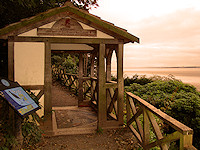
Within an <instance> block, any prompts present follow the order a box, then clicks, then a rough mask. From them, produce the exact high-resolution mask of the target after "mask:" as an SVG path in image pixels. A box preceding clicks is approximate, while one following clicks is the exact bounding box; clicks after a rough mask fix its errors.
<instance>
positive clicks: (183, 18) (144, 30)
mask: <svg viewBox="0 0 200 150" xmlns="http://www.w3.org/2000/svg"><path fill="white" fill-rule="evenodd" d="M199 18H200V11H197V10H194V9H184V10H179V11H176V12H174V13H171V14H168V15H164V16H161V17H151V18H148V19H145V20H143V21H140V22H138V23H137V24H136V23H135V26H132V28H131V29H129V31H130V32H131V33H135V34H136V35H137V36H138V37H139V38H140V40H141V43H140V44H139V45H137V44H127V45H126V46H125V66H130V64H131V63H130V61H133V65H134V66H142V67H143V66H195V65H196V66H200V61H199V58H200V43H199V41H200V19H199ZM129 28H130V27H129Z"/></svg>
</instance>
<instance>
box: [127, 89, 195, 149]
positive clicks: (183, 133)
mask: <svg viewBox="0 0 200 150" xmlns="http://www.w3.org/2000/svg"><path fill="white" fill-rule="evenodd" d="M134 102H137V107H139V110H136V107H135V104H134ZM126 113H127V126H128V127H129V128H130V130H131V131H132V132H133V134H134V135H135V137H136V138H137V140H138V142H139V143H140V145H141V146H142V147H143V148H144V149H145V150H146V149H150V148H153V147H155V146H159V147H160V148H161V149H162V150H167V149H169V145H170V143H171V142H174V141H177V140H180V150H185V149H186V150H187V149H192V150H196V148H195V147H194V146H193V145H192V138H193V130H192V129H191V128H189V127H187V126H185V125H184V124H182V123H180V122H179V121H177V120H175V119H174V118H172V117H170V116H168V115H167V114H165V113H163V112H161V111H160V110H159V109H157V108H155V107H154V106H152V105H151V104H149V103H148V102H146V101H144V100H143V99H141V98H139V97H137V96H136V95H134V94H132V93H130V92H126ZM141 115H142V116H143V119H142V117H141V119H139V117H140V116H141ZM154 115H155V116H157V117H158V118H160V119H161V120H162V121H164V122H165V123H166V124H168V125H170V126H171V127H172V128H174V129H175V130H176V131H175V132H174V133H171V134H168V135H167V136H164V135H162V132H161V130H160V127H159V125H158V123H157V121H156V119H155V117H154ZM131 116H132V117H131ZM134 122H135V123H136V125H137V129H138V131H137V130H136V129H135V128H134V126H133V125H132V124H133V123H134ZM141 123H142V124H143V127H142V125H141ZM150 126H152V130H153V131H151V127H150ZM142 129H143V131H142ZM150 132H153V133H154V134H155V135H156V139H155V141H153V142H151V141H150Z"/></svg>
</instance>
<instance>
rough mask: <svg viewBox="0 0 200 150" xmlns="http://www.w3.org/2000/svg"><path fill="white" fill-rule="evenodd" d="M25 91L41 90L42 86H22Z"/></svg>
mask: <svg viewBox="0 0 200 150" xmlns="http://www.w3.org/2000/svg"><path fill="white" fill-rule="evenodd" d="M22 87H23V88H24V89H26V90H43V89H44V85H22Z"/></svg>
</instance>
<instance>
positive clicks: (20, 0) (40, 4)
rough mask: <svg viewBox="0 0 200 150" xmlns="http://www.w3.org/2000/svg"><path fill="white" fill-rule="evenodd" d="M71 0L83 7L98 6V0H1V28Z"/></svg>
mask: <svg viewBox="0 0 200 150" xmlns="http://www.w3.org/2000/svg"><path fill="white" fill-rule="evenodd" d="M66 1H71V2H72V3H73V4H74V5H75V6H77V7H79V8H81V9H86V10H88V9H91V8H92V7H97V6H98V4H97V0H0V18H1V21H0V28H3V27H5V26H6V25H9V24H11V23H14V22H17V21H20V20H21V19H23V18H27V17H31V16H34V15H36V14H38V13H41V12H44V11H47V10H48V9H51V8H55V7H61V6H63V5H64V3H65V2H66Z"/></svg>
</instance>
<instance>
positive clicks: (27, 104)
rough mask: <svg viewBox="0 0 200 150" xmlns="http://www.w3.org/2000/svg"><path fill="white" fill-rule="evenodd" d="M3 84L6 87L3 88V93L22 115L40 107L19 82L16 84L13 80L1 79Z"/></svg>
mask: <svg viewBox="0 0 200 150" xmlns="http://www.w3.org/2000/svg"><path fill="white" fill-rule="evenodd" d="M1 84H2V85H3V86H5V87H6V88H4V89H3V90H2V89H1V92H2V93H1V94H3V97H4V98H5V99H6V100H7V101H8V102H9V104H10V105H11V106H12V107H13V108H14V109H15V110H16V111H17V112H18V113H19V114H20V115H21V116H24V115H26V114H29V113H30V112H32V111H36V110H38V109H39V108H40V107H39V106H38V105H37V104H36V103H35V101H34V100H33V99H32V98H31V97H30V96H29V94H27V93H26V91H25V90H24V89H23V88H22V87H21V86H17V85H19V84H18V83H16V82H15V84H16V86H14V84H12V83H11V81H8V80H5V79H1ZM2 85H1V86H2ZM9 87H10V88H9Z"/></svg>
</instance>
